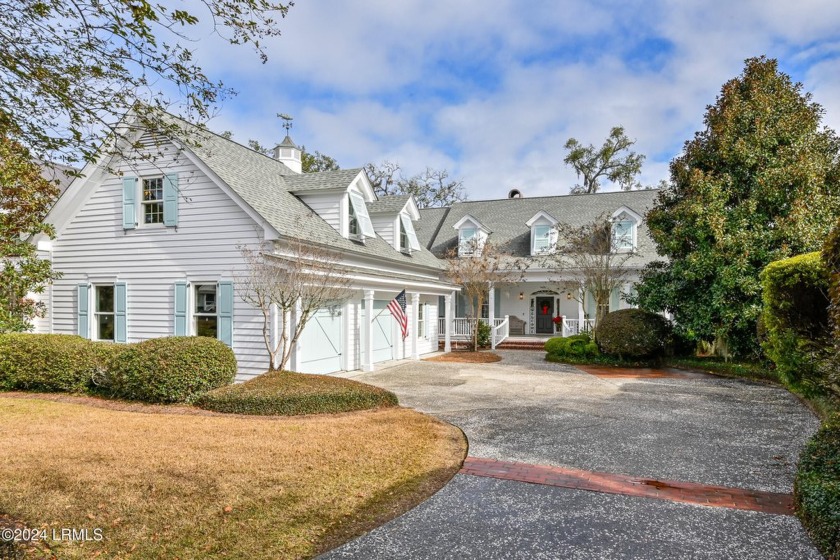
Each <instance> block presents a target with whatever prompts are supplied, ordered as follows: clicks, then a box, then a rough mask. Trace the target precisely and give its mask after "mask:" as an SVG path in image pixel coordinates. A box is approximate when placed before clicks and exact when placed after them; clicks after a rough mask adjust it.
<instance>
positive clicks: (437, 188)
mask: <svg viewBox="0 0 840 560" xmlns="http://www.w3.org/2000/svg"><path fill="white" fill-rule="evenodd" d="M365 171H366V172H367V175H368V178H370V182H371V184H372V185H373V191H374V192H375V193H376V194H377V196H390V195H399V194H411V195H414V199H415V200H416V201H417V206H419V207H420V208H435V207H440V206H449V205H450V204H452V203H453V202H460V201H464V200H466V199H467V195H466V193H465V192H464V182H463V181H460V180H455V179H451V178H450V177H449V172H448V171H447V170H445V169H439V170H438V169H432V168H430V167H427V168H426V170H425V171H423V172H422V173H418V174H417V175H414V176H411V177H404V176H403V174H402V169H401V168H400V165H399V164H398V163H394V162H390V161H383V162H382V163H380V164H379V165H374V164H373V163H369V164H367V165H366V166H365Z"/></svg>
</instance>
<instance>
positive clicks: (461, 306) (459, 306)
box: [455, 292, 467, 317]
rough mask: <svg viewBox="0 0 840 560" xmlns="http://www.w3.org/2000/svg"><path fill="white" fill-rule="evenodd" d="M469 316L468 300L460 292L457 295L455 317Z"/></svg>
mask: <svg viewBox="0 0 840 560" xmlns="http://www.w3.org/2000/svg"><path fill="white" fill-rule="evenodd" d="M466 316H467V300H466V298H464V295H463V294H461V293H460V292H459V293H458V295H456V296H455V317H466Z"/></svg>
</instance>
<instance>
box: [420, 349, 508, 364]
mask: <svg viewBox="0 0 840 560" xmlns="http://www.w3.org/2000/svg"><path fill="white" fill-rule="evenodd" d="M424 361H426V362H456V363H466V364H492V363H493V362H500V361H502V357H501V356H499V355H498V354H494V353H493V352H480V351H479V352H470V351H456V352H447V353H446V354H443V355H441V356H435V357H433V358H425V359H424Z"/></svg>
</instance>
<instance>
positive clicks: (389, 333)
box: [359, 299, 396, 363]
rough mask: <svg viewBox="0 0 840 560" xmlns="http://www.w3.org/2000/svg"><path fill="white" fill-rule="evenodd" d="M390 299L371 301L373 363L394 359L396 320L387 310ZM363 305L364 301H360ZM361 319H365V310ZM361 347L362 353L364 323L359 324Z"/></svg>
mask: <svg viewBox="0 0 840 560" xmlns="http://www.w3.org/2000/svg"><path fill="white" fill-rule="evenodd" d="M390 302H391V300H378V299H377V300H374V301H373V317H374V319H373V326H372V330H373V363H376V362H384V361H387V360H393V359H394V328H395V325H396V322H395V321H394V318H393V316H391V312H390V311H388V304H389V303H390ZM362 305H364V302H362ZM363 317H364V318H363V319H362V321H366V320H367V317H368V314H367V312H366V311H365V312H364V315H363ZM359 331H360V334H361V343H362V344H361V347H362V354H364V352H365V348H367V345H366V344H365V329H364V324H361V325H360V329H359Z"/></svg>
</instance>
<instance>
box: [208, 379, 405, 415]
mask: <svg viewBox="0 0 840 560" xmlns="http://www.w3.org/2000/svg"><path fill="white" fill-rule="evenodd" d="M193 404H195V405H196V406H199V407H201V408H205V409H207V410H214V411H216V412H226V413H233V414H257V415H288V416H292V415H297V414H322V413H337V412H349V411H353V410H364V409H369V408H378V407H384V406H396V405H397V404H399V403H398V401H397V397H396V395H394V394H393V393H391V392H390V391H386V390H385V389H380V388H378V387H373V386H371V385H366V384H364V383H359V382H357V381H352V380H349V379H342V378H339V377H329V376H325V375H310V374H303V373H295V372H290V371H272V372H268V373H264V374H263V375H260V376H259V377H256V378H254V379H251V380H250V381H246V382H245V383H241V384H239V385H231V386H227V387H221V388H219V389H215V390H213V391H209V392H207V393H204V394H203V395H200V396H199V397H198V398H197V399H196V400H195V402H194V403H193Z"/></svg>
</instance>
